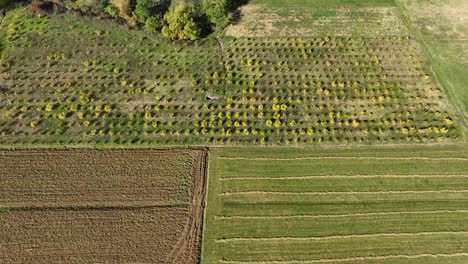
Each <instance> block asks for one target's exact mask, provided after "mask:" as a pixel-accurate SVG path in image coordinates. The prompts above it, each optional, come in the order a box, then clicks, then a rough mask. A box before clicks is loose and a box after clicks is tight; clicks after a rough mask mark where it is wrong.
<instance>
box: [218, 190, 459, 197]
mask: <svg viewBox="0 0 468 264" xmlns="http://www.w3.org/2000/svg"><path fill="white" fill-rule="evenodd" d="M422 193H468V190H428V191H368V192H366V191H363V192H354V191H352V192H327V191H323V192H271V191H247V192H223V193H218V195H219V196H232V195H255V194H280V195H329V194H332V195H335V194H422Z"/></svg>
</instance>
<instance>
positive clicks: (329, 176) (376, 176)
mask: <svg viewBox="0 0 468 264" xmlns="http://www.w3.org/2000/svg"><path fill="white" fill-rule="evenodd" d="M333 178H339V179H341V178H349V179H360V178H363V179H366V178H468V175H465V174H463V175H455V174H453V175H443V174H428V175H423V174H422V175H406V174H401V175H398V174H380V175H379V174H371V175H317V176H291V177H289V176H285V177H274V176H273V177H245V176H243V177H223V178H220V180H221V181H235V180H278V181H279V180H302V179H333Z"/></svg>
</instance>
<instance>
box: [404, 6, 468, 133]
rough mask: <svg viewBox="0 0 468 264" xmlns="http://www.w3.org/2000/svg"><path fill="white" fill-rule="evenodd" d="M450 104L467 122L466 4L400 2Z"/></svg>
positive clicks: (467, 12)
mask: <svg viewBox="0 0 468 264" xmlns="http://www.w3.org/2000/svg"><path fill="white" fill-rule="evenodd" d="M398 2H399V3H400V5H401V8H402V11H403V13H404V14H406V16H407V19H408V20H410V21H411V23H412V25H413V27H414V28H413V30H414V32H415V35H416V36H419V37H420V38H421V41H422V43H423V44H424V45H425V47H426V48H427V54H428V57H429V58H430V61H431V64H432V65H433V67H434V70H435V72H436V73H437V76H438V78H439V80H440V82H441V83H442V84H443V85H444V87H445V88H446V91H447V93H448V95H449V97H450V101H451V102H452V103H453V105H454V107H455V108H458V109H459V112H460V113H461V115H462V117H463V122H464V125H465V127H466V126H467V122H468V116H467V113H468V89H466V85H467V84H468V76H467V74H466V70H467V69H468V55H467V52H466V51H467V50H468V2H467V1H463V0H444V1H416V0H400V1H398Z"/></svg>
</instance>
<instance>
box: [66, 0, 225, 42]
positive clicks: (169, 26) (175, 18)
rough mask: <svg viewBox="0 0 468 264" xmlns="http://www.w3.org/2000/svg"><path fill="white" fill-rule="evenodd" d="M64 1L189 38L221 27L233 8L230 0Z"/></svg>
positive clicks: (167, 34) (176, 37)
mask: <svg viewBox="0 0 468 264" xmlns="http://www.w3.org/2000/svg"><path fill="white" fill-rule="evenodd" d="M63 4H64V5H65V7H67V8H69V9H78V10H80V11H81V12H83V13H86V14H91V15H102V14H107V15H110V16H112V17H114V18H119V19H124V20H125V21H126V23H128V24H129V25H131V26H137V27H145V28H146V29H147V30H150V31H157V32H161V33H162V35H163V36H165V37H167V38H169V39H171V40H190V41H195V40H197V39H200V38H201V37H202V36H205V35H207V34H209V33H211V32H213V31H214V30H217V29H218V30H219V29H222V28H224V27H225V26H226V25H227V24H228V23H229V21H230V19H231V17H232V11H233V9H234V5H233V0H182V1H174V0H173V1H171V0H64V1H63Z"/></svg>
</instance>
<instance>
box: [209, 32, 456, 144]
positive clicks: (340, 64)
mask: <svg viewBox="0 0 468 264" xmlns="http://www.w3.org/2000/svg"><path fill="white" fill-rule="evenodd" d="M223 49H224V53H225V65H226V72H227V77H228V78H227V86H226V85H221V86H219V90H218V91H219V93H224V94H225V97H226V100H228V101H230V102H231V103H229V104H228V105H227V109H223V112H222V113H218V117H219V116H221V117H222V116H223V114H224V116H226V117H224V118H225V119H226V118H227V119H228V121H230V122H228V124H234V126H236V125H237V127H238V128H236V127H235V128H234V130H232V129H229V130H227V129H223V130H222V132H223V134H229V133H231V134H243V135H244V138H243V139H244V140H246V139H247V140H250V141H252V142H254V143H255V142H258V141H260V143H263V144H265V142H279V143H283V144H297V143H317V142H318V143H321V142H327V143H328V142H334V143H338V142H340V143H355V142H358V143H376V142H378V143H386V142H443V141H446V140H450V139H451V138H452V139H453V138H455V137H457V135H458V131H457V129H456V128H455V127H454V117H453V116H452V114H451V111H449V108H448V107H447V100H446V97H445V95H444V93H443V90H442V88H441V87H440V86H439V85H438V83H437V82H436V81H435V79H434V77H433V76H432V75H431V74H430V71H429V68H428V65H427V62H426V61H425V60H424V57H423V54H422V52H421V50H420V48H419V46H418V45H417V43H416V42H415V41H414V40H413V39H412V38H411V37H408V36H400V37H397V36H393V37H389V36H387V37H374V38H365V37H316V38H230V39H229V38H228V39H225V41H224V43H223ZM220 112H221V111H220ZM237 116H239V117H237ZM229 119H231V120H229ZM236 122H237V123H236ZM223 124H224V123H223ZM252 128H254V129H252ZM239 130H240V131H239Z"/></svg>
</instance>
